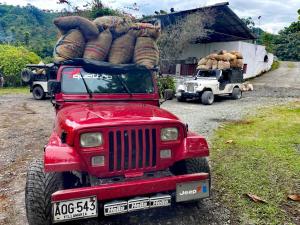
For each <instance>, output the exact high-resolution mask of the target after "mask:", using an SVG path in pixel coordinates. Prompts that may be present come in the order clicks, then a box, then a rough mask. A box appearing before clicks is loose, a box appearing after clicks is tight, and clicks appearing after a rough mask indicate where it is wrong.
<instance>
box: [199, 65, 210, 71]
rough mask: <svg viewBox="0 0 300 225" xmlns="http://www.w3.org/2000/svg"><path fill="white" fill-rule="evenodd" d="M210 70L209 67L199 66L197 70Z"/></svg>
mask: <svg viewBox="0 0 300 225" xmlns="http://www.w3.org/2000/svg"><path fill="white" fill-rule="evenodd" d="M209 69H210V68H209V67H208V66H206V65H199V66H198V67H197V70H209Z"/></svg>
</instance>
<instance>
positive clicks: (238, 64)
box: [230, 59, 244, 69]
mask: <svg viewBox="0 0 300 225" xmlns="http://www.w3.org/2000/svg"><path fill="white" fill-rule="evenodd" d="M243 66H244V62H243V60H242V59H234V60H231V61H230V67H231V68H240V69H243Z"/></svg>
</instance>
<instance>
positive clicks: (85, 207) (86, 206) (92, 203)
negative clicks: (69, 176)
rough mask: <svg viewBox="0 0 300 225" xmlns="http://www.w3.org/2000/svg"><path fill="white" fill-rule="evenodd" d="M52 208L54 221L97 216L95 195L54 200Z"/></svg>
mask: <svg viewBox="0 0 300 225" xmlns="http://www.w3.org/2000/svg"><path fill="white" fill-rule="evenodd" d="M52 208H53V221H54V223H57V222H62V221H67V220H74V219H83V218H92V217H97V216H98V207H97V198H96V196H93V197H89V198H82V199H76V200H70V201H61V202H54V203H53V205H52Z"/></svg>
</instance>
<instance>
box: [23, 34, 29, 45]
mask: <svg viewBox="0 0 300 225" xmlns="http://www.w3.org/2000/svg"><path fill="white" fill-rule="evenodd" d="M29 36H30V33H29V32H28V31H26V32H25V33H24V44H25V45H26V46H28V45H29Z"/></svg>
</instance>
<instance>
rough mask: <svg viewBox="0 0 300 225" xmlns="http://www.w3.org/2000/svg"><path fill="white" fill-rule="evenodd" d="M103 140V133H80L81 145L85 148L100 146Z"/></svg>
mask: <svg viewBox="0 0 300 225" xmlns="http://www.w3.org/2000/svg"><path fill="white" fill-rule="evenodd" d="M102 142H103V138H102V134H101V133H84V134H81V135H80V145H81V147H84V148H91V147H98V146H101V145H102Z"/></svg>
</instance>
